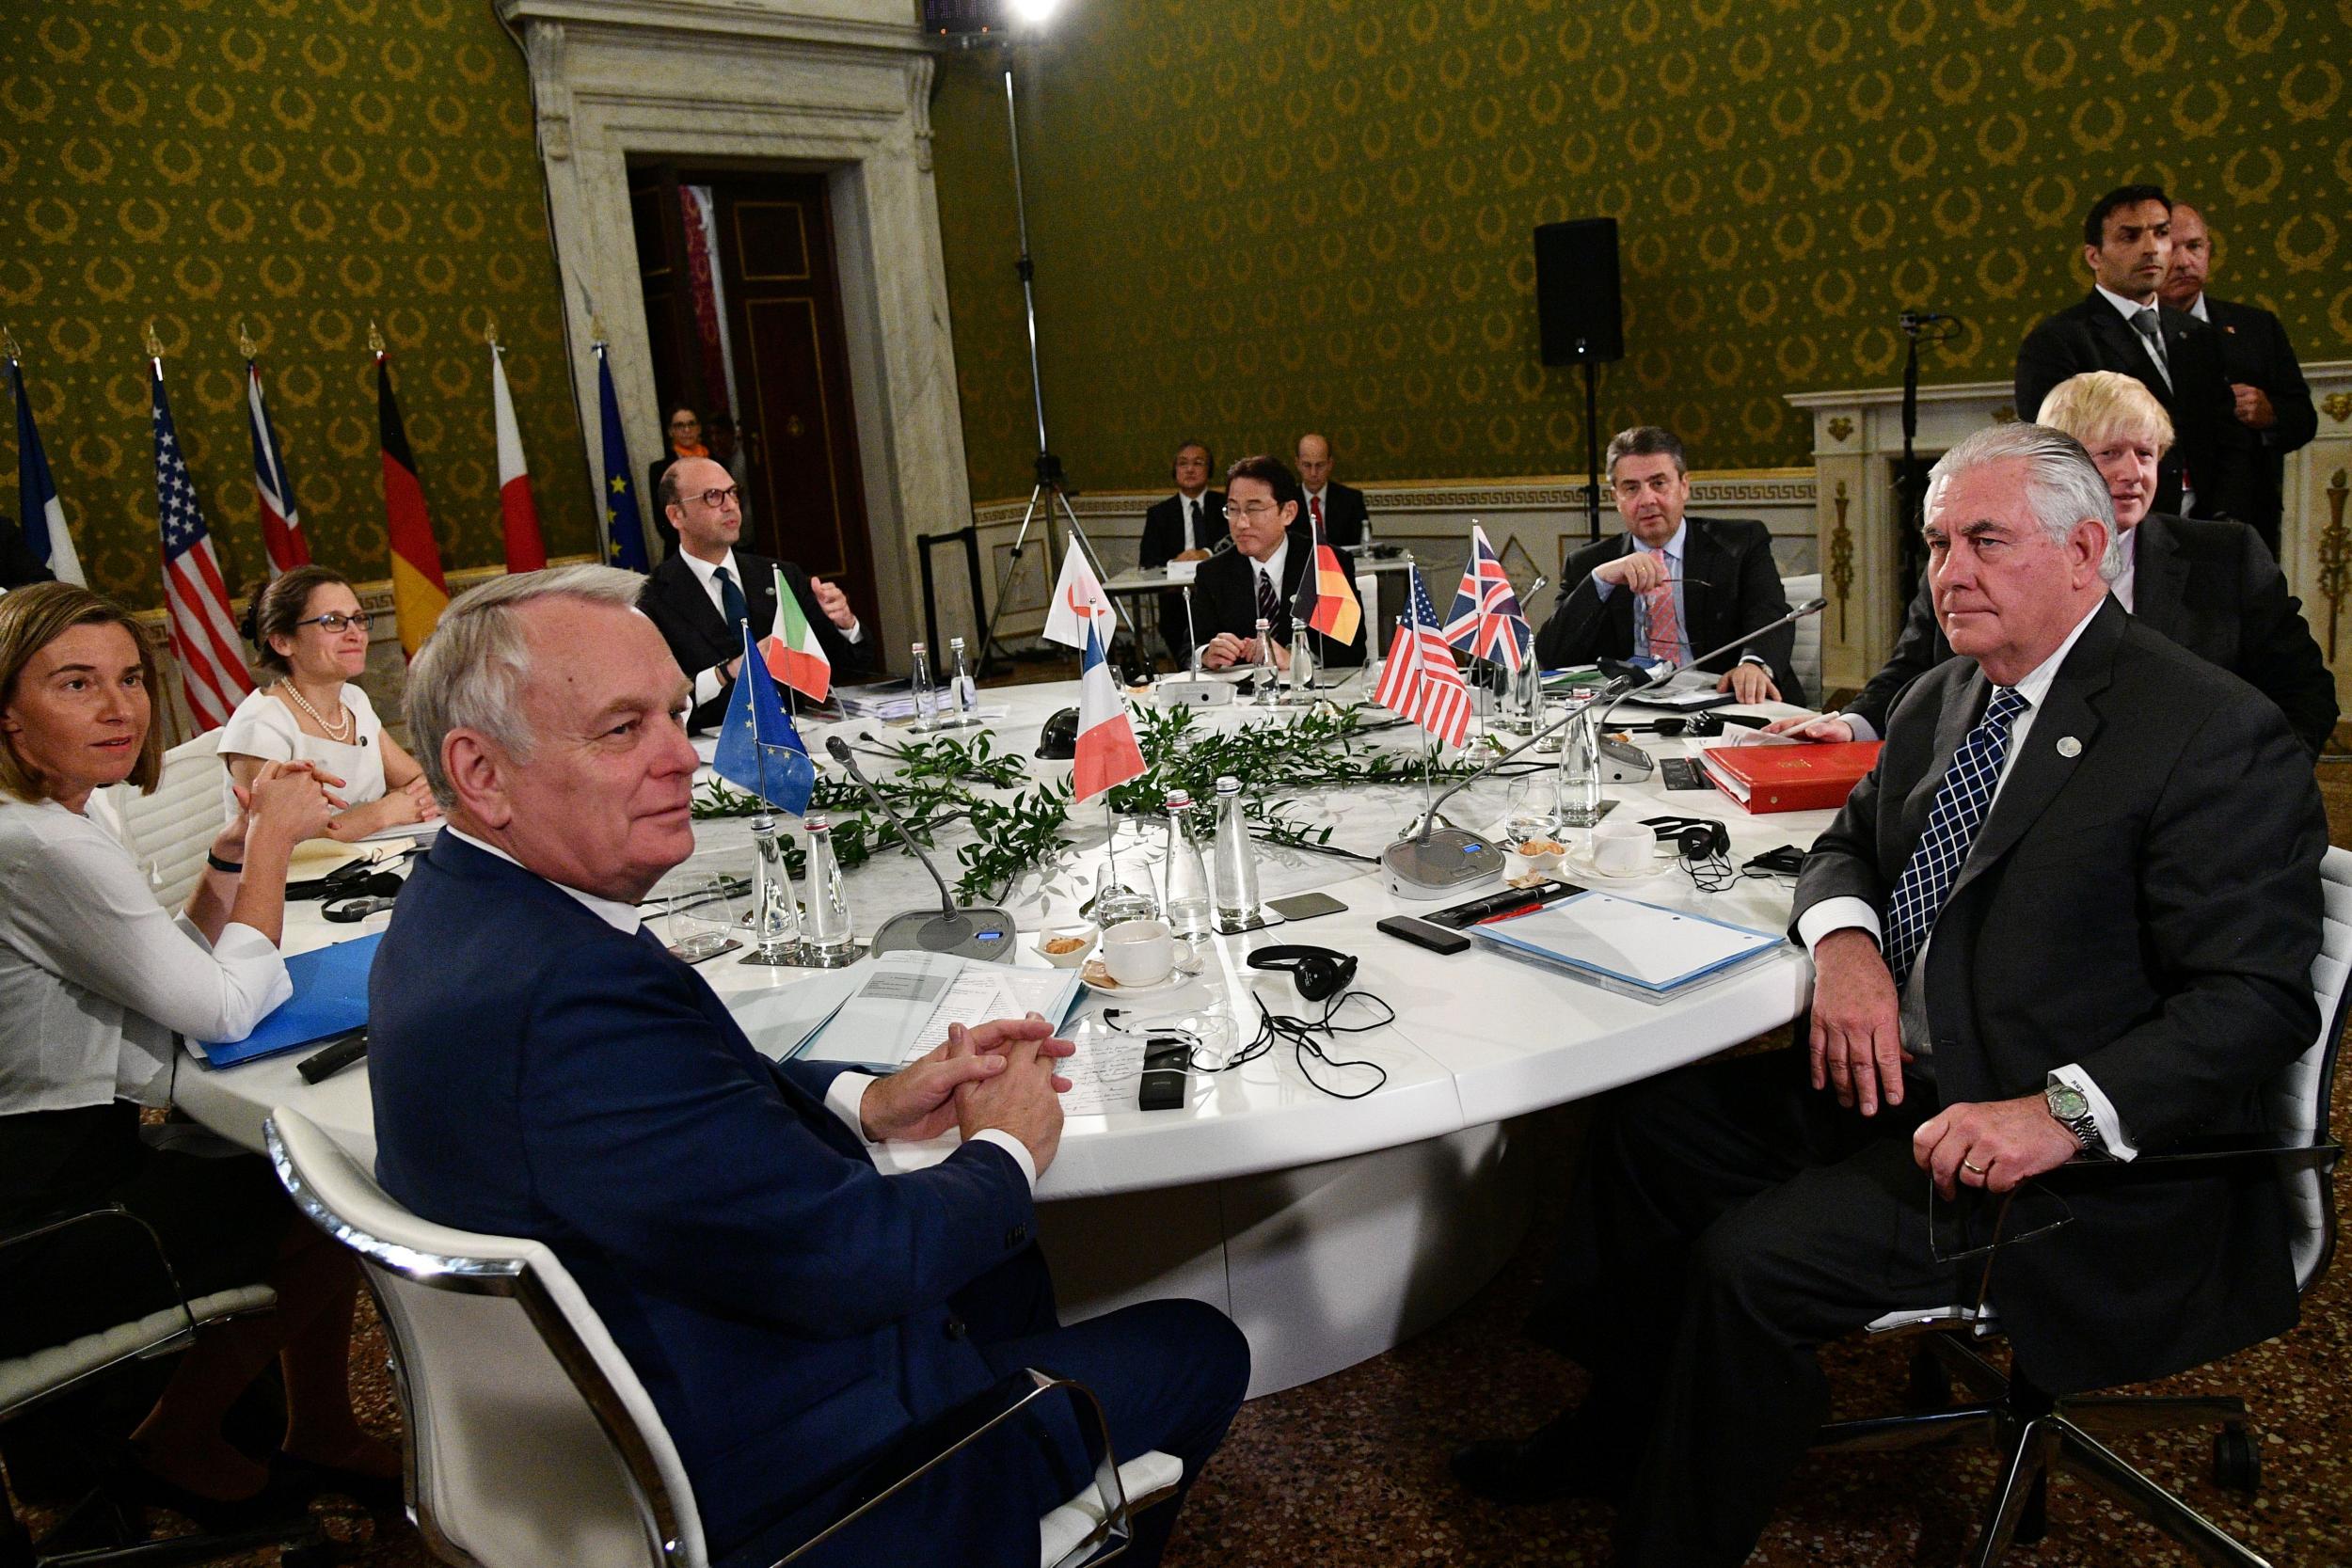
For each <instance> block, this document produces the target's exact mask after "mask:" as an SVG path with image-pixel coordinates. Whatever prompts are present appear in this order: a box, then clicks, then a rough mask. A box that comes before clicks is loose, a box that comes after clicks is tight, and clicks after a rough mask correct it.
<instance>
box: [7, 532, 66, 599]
mask: <svg viewBox="0 0 2352 1568" xmlns="http://www.w3.org/2000/svg"><path fill="white" fill-rule="evenodd" d="M54 578H56V573H55V572H52V571H51V570H50V569H49V567H48V565H47V564H46V563H45V562H42V560H41V559H40V557H39V556H37V555H35V554H34V553H33V546H32V545H31V543H30V542H29V541H28V540H26V539H25V537H24V530H23V529H21V528H19V527H17V526H16V524H15V523H14V522H12V521H11V520H9V519H8V518H7V517H0V589H5V588H23V587H24V586H25V585H27V584H28V583H35V582H48V581H51V580H53V579H54Z"/></svg>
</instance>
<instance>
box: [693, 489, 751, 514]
mask: <svg viewBox="0 0 2352 1568" xmlns="http://www.w3.org/2000/svg"><path fill="white" fill-rule="evenodd" d="M694 499H696V500H698V501H700V502H702V503H703V504H704V505H705V506H707V507H709V508H710V509H711V510H712V511H714V512H715V511H717V510H718V509H719V508H720V507H721V506H723V505H724V504H725V503H726V502H728V501H733V500H741V499H743V487H742V486H741V485H740V484H730V485H728V486H726V487H725V488H724V489H722V490H705V491H704V492H703V493H702V494H701V495H699V496H696V497H695V498H694Z"/></svg>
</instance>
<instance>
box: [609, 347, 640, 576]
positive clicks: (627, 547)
mask: <svg viewBox="0 0 2352 1568" xmlns="http://www.w3.org/2000/svg"><path fill="white" fill-rule="evenodd" d="M596 405H597V409H598V412H599V413H601V414H602V415H603V423H604V443H603V444H604V497H603V499H604V559H605V562H606V563H607V564H609V565H613V566H621V567H626V568H627V569H628V570H629V571H632V572H650V571H652V570H653V567H652V565H651V564H650V563H649V562H647V561H646V560H645V522H644V515H642V514H640V513H639V512H638V510H637V489H636V486H635V485H633V484H631V483H629V477H628V438H627V437H626V436H623V435H622V434H621V399H620V396H619V394H618V393H616V392H614V391H613V390H612V366H611V365H609V364H607V363H605V358H604V345H603V344H602V343H598V344H597V345H596Z"/></svg>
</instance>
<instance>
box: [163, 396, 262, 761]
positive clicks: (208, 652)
mask: <svg viewBox="0 0 2352 1568" xmlns="http://www.w3.org/2000/svg"><path fill="white" fill-rule="evenodd" d="M148 382H149V388H150V389H151V393H152V406H153V420H154V424H155V517H156V522H157V524H158V525H159V526H160V527H161V528H162V530H163V542H164V606H165V608H166V610H168V611H169V612H170V622H171V648H172V652H173V653H174V654H176V655H177V656H178V657H179V659H180V672H181V673H182V675H183V676H184V677H185V684H186V686H187V692H188V710H189V711H190V712H191V713H193V714H195V715H196V727H197V728H198V729H199V730H216V729H218V728H220V726H221V725H223V724H226V723H227V722H229V716H230V714H231V713H233V712H235V711H236V707H237V705H238V704H239V703H240V702H243V701H244V700H245V698H246V695H247V694H248V693H249V692H251V691H252V689H253V683H252V682H251V681H250V680H248V679H246V673H245V650H244V648H243V647H242V646H240V644H239V643H238V641H237V628H236V617H235V615H234V614H233V613H231V611H230V608H229V585H228V583H226V582H225V581H223V580H222V579H221V575H220V557H219V556H217V555H216V554H215V553H214V551H213V536H212V534H210V533H209V532H207V531H205V528H204V514H203V512H202V511H201V510H199V508H198V506H197V504H196V486H195V484H193V483H190V481H189V479H188V465H187V461H186V459H185V458H183V457H182V456H181V454H180V433H179V432H178V431H176V430H174V429H173V428H172V424H171V404H170V403H169V402H168V401H167V399H166V398H165V396H164V362H163V361H162V360H161V359H151V360H150V361H149V362H148Z"/></svg>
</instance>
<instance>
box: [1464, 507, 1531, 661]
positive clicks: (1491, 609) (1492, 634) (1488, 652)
mask: <svg viewBox="0 0 2352 1568" xmlns="http://www.w3.org/2000/svg"><path fill="white" fill-rule="evenodd" d="M1445 640H1446V641H1448V642H1450V643H1452V644H1453V645H1454V647H1457V648H1460V649H1462V650H1463V651H1464V652H1466V653H1468V654H1469V655H1470V657H1472V658H1483V659H1486V660H1487V661H1488V662H1489V663H1494V664H1500V665H1502V667H1503V668H1504V669H1505V670H1508V671H1510V672H1512V673H1514V674H1516V673H1518V668H1519V661H1520V660H1521V659H1523V658H1525V657H1527V655H1528V652H1529V649H1530V646H1531V644H1532V643H1533V642H1534V634H1533V633H1531V632H1530V631H1529V630H1528V629H1527V617H1526V616H1524V615H1522V614H1520V613H1519V595H1518V590H1516V589H1514V588H1513V587H1512V586H1511V579H1510V578H1508V577H1507V576H1505V575H1504V574H1503V570H1502V560H1501V558H1499V557H1498V556H1497V555H1496V554H1495V549H1494V546H1492V545H1489V544H1487V543H1486V530H1485V529H1483V528H1480V527H1479V526H1478V525H1477V524H1476V523H1472V524H1471V525H1470V564H1469V565H1467V566H1465V567H1463V568H1462V586H1461V587H1459V588H1457V589H1455V590H1454V613H1453V615H1452V616H1450V617H1449V618H1448V619H1447V621H1446V624H1445Z"/></svg>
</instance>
